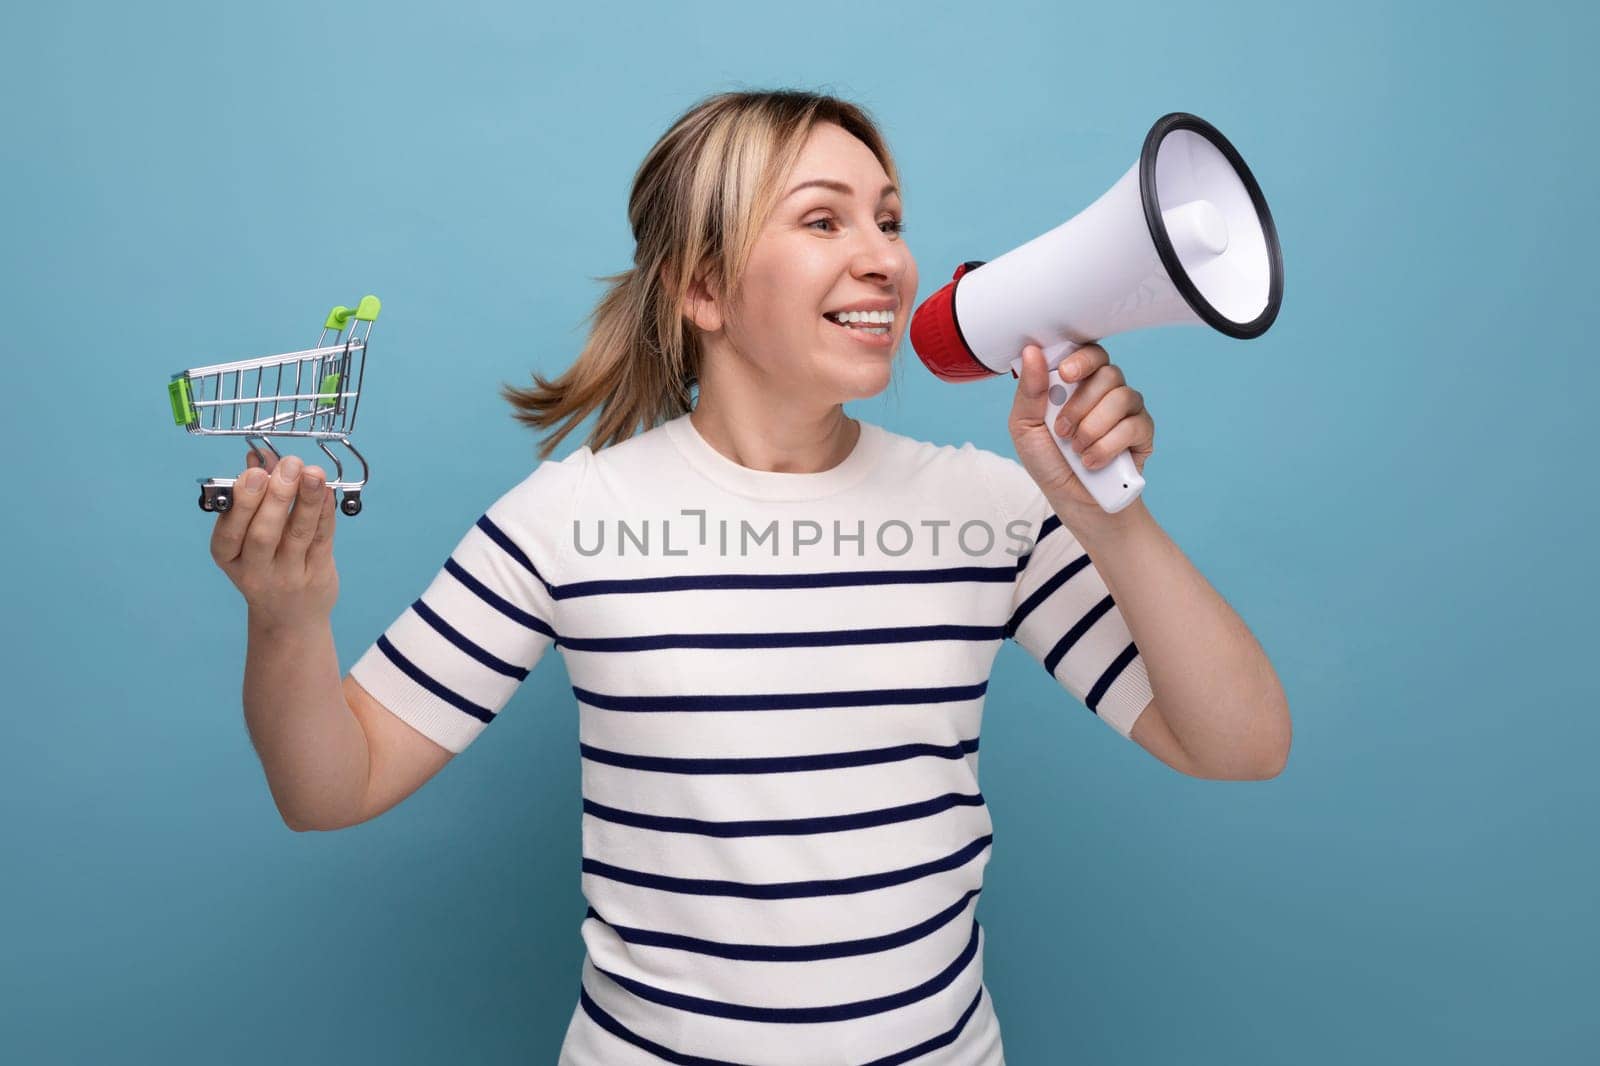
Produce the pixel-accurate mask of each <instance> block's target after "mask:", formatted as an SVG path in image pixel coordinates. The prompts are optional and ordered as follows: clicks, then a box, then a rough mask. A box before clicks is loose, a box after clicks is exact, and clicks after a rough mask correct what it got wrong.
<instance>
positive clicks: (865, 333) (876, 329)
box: [822, 315, 894, 348]
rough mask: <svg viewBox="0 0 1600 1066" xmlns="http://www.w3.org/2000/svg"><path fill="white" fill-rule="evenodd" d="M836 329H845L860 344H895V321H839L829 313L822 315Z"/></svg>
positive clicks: (885, 346) (876, 346)
mask: <svg viewBox="0 0 1600 1066" xmlns="http://www.w3.org/2000/svg"><path fill="white" fill-rule="evenodd" d="M822 317H823V318H824V319H826V320H827V321H828V322H829V323H830V324H831V325H832V326H833V327H834V328H835V329H840V330H843V331H844V332H846V333H849V334H850V335H851V338H852V339H853V340H855V341H857V342H858V343H860V344H865V345H868V346H870V347H873V348H888V347H891V346H893V344H894V336H893V332H894V323H893V321H890V322H850V323H844V322H838V321H835V320H834V319H833V318H831V317H829V316H828V315H823V316H822Z"/></svg>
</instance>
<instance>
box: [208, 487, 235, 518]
mask: <svg viewBox="0 0 1600 1066" xmlns="http://www.w3.org/2000/svg"><path fill="white" fill-rule="evenodd" d="M232 506H233V493H232V492H230V491H229V490H228V489H226V488H222V487H220V486H217V485H203V486H201V488H200V510H202V511H216V512H218V513H219V514H220V513H222V512H224V511H226V510H227V509H228V508H230V507H232Z"/></svg>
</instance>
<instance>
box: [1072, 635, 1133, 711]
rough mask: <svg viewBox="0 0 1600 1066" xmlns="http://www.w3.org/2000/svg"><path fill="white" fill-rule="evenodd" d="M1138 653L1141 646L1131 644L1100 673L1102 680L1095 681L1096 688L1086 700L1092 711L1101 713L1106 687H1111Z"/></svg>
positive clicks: (1091, 690)
mask: <svg viewBox="0 0 1600 1066" xmlns="http://www.w3.org/2000/svg"><path fill="white" fill-rule="evenodd" d="M1138 654H1139V646H1138V645H1137V644H1129V645H1128V646H1127V647H1126V648H1123V649H1122V654H1121V655H1118V656H1117V657H1116V658H1115V659H1113V660H1112V661H1111V665H1110V666H1108V667H1106V672H1105V673H1103V674H1101V675H1100V680H1098V681H1096V682H1095V683H1094V688H1092V689H1090V690H1089V697H1088V699H1086V700H1085V701H1084V702H1085V703H1086V704H1088V706H1089V709H1090V710H1091V711H1094V712H1095V713H1096V714H1099V713H1100V710H1099V707H1100V699H1101V697H1102V696H1104V695H1105V694H1106V689H1108V688H1110V687H1111V683H1112V682H1113V681H1115V680H1116V679H1117V677H1118V676H1119V675H1120V674H1121V673H1122V671H1123V670H1126V669H1127V668H1128V664H1129V663H1131V662H1133V660H1134V658H1135V657H1137V656H1138Z"/></svg>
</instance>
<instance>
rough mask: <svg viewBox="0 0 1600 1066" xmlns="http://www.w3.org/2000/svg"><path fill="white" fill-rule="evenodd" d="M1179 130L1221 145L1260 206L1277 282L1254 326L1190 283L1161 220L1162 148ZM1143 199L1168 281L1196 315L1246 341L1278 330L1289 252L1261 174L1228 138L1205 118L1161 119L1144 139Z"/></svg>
mask: <svg viewBox="0 0 1600 1066" xmlns="http://www.w3.org/2000/svg"><path fill="white" fill-rule="evenodd" d="M1174 130H1190V131H1191V132H1194V133H1198V134H1199V135H1200V136H1202V137H1204V138H1205V139H1206V140H1208V141H1210V142H1211V143H1212V144H1214V145H1216V146H1217V151H1219V152H1221V153H1222V154H1223V156H1224V157H1225V158H1226V159H1227V160H1228V162H1229V163H1230V164H1231V165H1232V166H1233V169H1234V172H1235V173H1237V174H1238V175H1239V180H1240V181H1242V182H1244V187H1245V189H1246V190H1247V191H1248V192H1249V193H1250V202H1251V203H1253V204H1254V205H1255V209H1256V218H1258V219H1259V220H1260V221H1261V233H1262V235H1263V236H1264V237H1266V240H1267V259H1268V262H1269V265H1270V266H1271V269H1272V281H1271V283H1270V285H1269V286H1268V289H1267V306H1266V307H1265V308H1264V309H1263V310H1262V312H1261V313H1260V314H1259V315H1257V316H1256V317H1255V318H1253V319H1251V320H1250V321H1249V322H1235V321H1234V320H1233V319H1231V318H1229V317H1228V316H1227V315H1224V314H1223V313H1222V312H1221V311H1218V310H1217V309H1216V308H1215V307H1212V306H1211V304H1210V302H1209V301H1207V300H1206V298H1205V297H1204V296H1202V295H1200V290H1199V289H1198V288H1196V287H1195V284H1194V282H1192V281H1190V280H1189V275H1188V272H1187V271H1185V270H1184V269H1183V264H1182V263H1181V262H1179V260H1178V253H1177V251H1176V250H1175V249H1174V248H1173V247H1172V241H1171V239H1170V238H1168V237H1167V224H1166V222H1165V221H1164V220H1163V219H1162V217H1161V201H1160V198H1159V197H1158V196H1157V195H1156V153H1157V152H1158V151H1159V150H1160V148H1161V142H1162V140H1163V139H1164V138H1165V137H1166V135H1167V134H1169V133H1171V132H1173V131H1174ZM1139 198H1140V199H1141V200H1143V201H1144V220H1145V224H1146V225H1148V226H1149V227H1150V239H1151V240H1153V241H1155V245H1156V254H1158V255H1160V256H1161V264H1162V266H1164V267H1166V268H1167V276H1168V277H1169V278H1171V279H1172V284H1173V285H1174V286H1175V287H1176V288H1177V290H1178V292H1179V293H1181V294H1182V296H1183V298H1184V299H1185V300H1187V301H1188V303H1189V306H1190V307H1192V308H1194V312H1195V314H1197V315H1199V316H1200V317H1201V318H1203V319H1205V321H1206V324H1207V325H1209V326H1211V327H1212V328H1213V329H1216V330H1220V331H1221V332H1223V333H1226V334H1227V335H1228V336H1230V337H1238V338H1240V339H1241V340H1249V339H1250V338H1252V337H1259V336H1261V334H1263V333H1265V332H1266V331H1267V327H1268V326H1270V325H1272V320H1273V319H1275V318H1277V317H1278V305H1279V304H1281V303H1282V302H1283V252H1282V251H1281V250H1280V249H1279V247H1278V227H1277V226H1275V225H1273V222H1272V212H1271V211H1270V210H1268V209H1267V198H1266V197H1264V196H1262V195H1261V186H1259V185H1257V184H1256V179H1255V175H1253V174H1251V173H1250V168H1249V167H1247V166H1245V164H1244V159H1243V158H1242V157H1241V156H1240V155H1239V153H1238V151H1237V150H1236V149H1235V148H1234V147H1233V145H1231V144H1229V143H1228V138H1226V137H1224V136H1223V135H1222V134H1221V133H1220V132H1219V131H1218V130H1217V128H1216V127H1215V126H1213V125H1212V124H1211V123H1209V122H1207V121H1206V120H1205V119H1203V118H1201V117H1200V116H1198V115H1191V114H1189V113H1187V112H1185V111H1174V112H1172V113H1171V114H1170V115H1163V116H1162V117H1161V118H1159V119H1157V120H1156V124H1155V125H1154V126H1151V127H1150V133H1149V135H1148V136H1146V137H1145V139H1144V150H1143V151H1141V152H1140V153H1139Z"/></svg>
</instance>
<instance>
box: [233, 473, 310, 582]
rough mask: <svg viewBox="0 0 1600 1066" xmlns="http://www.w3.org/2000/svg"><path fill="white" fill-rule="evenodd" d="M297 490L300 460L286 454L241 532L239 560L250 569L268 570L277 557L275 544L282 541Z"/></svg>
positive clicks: (276, 545)
mask: <svg viewBox="0 0 1600 1066" xmlns="http://www.w3.org/2000/svg"><path fill="white" fill-rule="evenodd" d="M299 487H300V459H299V457H297V456H293V455H286V456H284V458H283V461H282V462H280V463H279V464H278V466H277V468H276V469H275V470H274V471H273V472H272V476H271V477H270V478H268V479H267V487H266V490H265V491H263V492H262V493H261V506H260V507H259V508H257V510H256V516H255V518H253V519H252V520H251V521H250V528H249V529H247V530H245V533H244V548H243V549H242V550H241V551H240V553H239V557H240V559H241V560H243V562H244V565H245V566H246V567H247V568H249V569H252V570H254V569H263V570H264V569H267V568H269V567H270V566H271V565H272V560H273V559H274V558H275V557H276V556H277V554H278V542H279V541H281V540H282V539H283V527H284V525H285V523H286V522H287V521H288V517H289V505H290V504H291V503H293V502H294V498H295V494H296V493H297V492H298V491H299Z"/></svg>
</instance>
